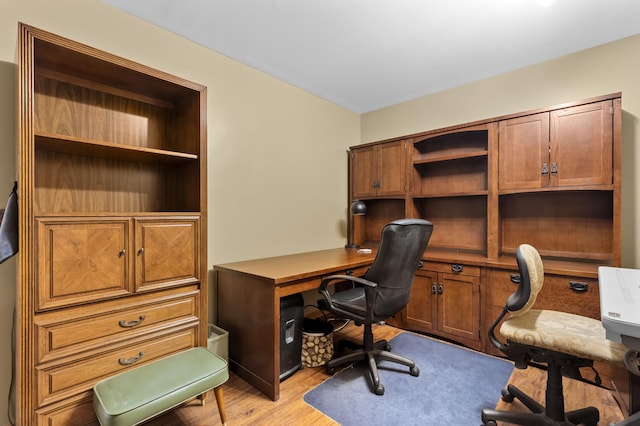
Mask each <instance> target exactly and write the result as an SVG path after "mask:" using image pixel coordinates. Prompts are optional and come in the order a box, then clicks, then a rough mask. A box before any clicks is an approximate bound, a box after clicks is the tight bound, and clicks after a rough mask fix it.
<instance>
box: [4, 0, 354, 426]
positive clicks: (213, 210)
mask: <svg viewBox="0 0 640 426" xmlns="http://www.w3.org/2000/svg"><path fill="white" fill-rule="evenodd" d="M19 21H21V22H24V23H26V24H29V25H33V26H36V27H38V28H41V29H44V30H47V31H51V32H53V33H56V34H59V35H62V36H65V37H68V38H71V39H74V40H77V41H80V42H82V43H85V44H88V45H91V46H94V47H97V48H100V49H103V50H106V51H108V52H111V53H115V54H117V55H120V56H123V57H126V58H128V59H132V60H134V61H137V62H140V63H143V64H145V65H149V66H152V67H155V68H158V69H161V70H163V71H167V72H169V73H172V74H175V75H178V76H180V77H183V78H186V79H188V80H192V81H195V82H197V83H200V84H203V85H205V86H207V88H208V117H207V124H208V169H209V223H208V226H209V254H208V257H209V259H208V264H209V265H213V264H215V263H222V262H228V261H233V260H241V259H248V258H255V257H264V256H270V255H278V254H286V253H293V252H299V251H309V250H316V249H323V248H331V247H339V246H340V245H342V244H344V243H345V241H346V225H345V220H346V204H347V154H346V150H347V148H348V147H349V146H351V145H355V144H357V143H359V140H360V127H359V126H360V117H359V115H358V114H355V113H353V112H350V111H347V110H345V109H343V108H341V107H338V106H336V105H335V104H332V103H330V102H327V101H325V100H323V99H320V98H318V97H316V96H313V95H310V94H309V93H306V92H304V91H302V90H299V89H297V88H295V87H293V86H291V85H288V84H285V83H283V82H281V81H278V80H276V79H274V78H271V77H269V76H267V75H265V74H263V73H260V72H258V71H256V70H254V69H251V68H249V67H247V66H244V65H242V64H240V63H238V62H235V61H232V60H230V59H229V58H227V57H225V56H222V55H219V54H216V53H214V52H212V51H210V50H207V49H204V48H203V47H201V46H199V45H197V44H194V43H191V42H189V41H187V40H185V39H183V38H180V37H177V36H175V35H174V34H172V33H169V32H167V31H164V30H161V29H159V28H157V27H154V26H152V25H150V24H147V23H145V22H143V21H140V20H138V19H137V18H135V17H132V16H129V15H127V14H125V13H123V12H120V11H118V10H117V9H114V8H112V7H111V6H108V5H106V4H104V3H102V2H100V1H99V0H75V1H74V0H56V1H50V0H38V1H36V0H20V1H15V0H13V1H9V0H0V93H1V94H2V96H0V204H1V205H3V206H4V203H5V202H6V197H7V196H8V195H9V192H10V190H11V184H12V182H13V179H14V178H15V176H16V173H15V148H14V146H15V138H16V136H15V135H16V133H15V98H14V95H13V94H14V93H15V80H14V75H15V69H16V67H15V58H16V46H17V44H16V43H17V32H18V28H17V25H18V22H19ZM15 265H16V262H15V258H13V259H11V260H10V261H8V262H5V263H3V264H2V265H0V286H1V288H2V297H0V341H2V342H4V344H0V426H6V425H8V424H9V421H8V419H7V417H6V413H7V395H8V390H9V383H10V374H11V367H10V365H11V361H10V360H11V357H10V347H9V344H8V343H9V342H10V334H11V329H10V327H11V319H12V310H13V305H14V299H15ZM212 306H213V300H212Z"/></svg>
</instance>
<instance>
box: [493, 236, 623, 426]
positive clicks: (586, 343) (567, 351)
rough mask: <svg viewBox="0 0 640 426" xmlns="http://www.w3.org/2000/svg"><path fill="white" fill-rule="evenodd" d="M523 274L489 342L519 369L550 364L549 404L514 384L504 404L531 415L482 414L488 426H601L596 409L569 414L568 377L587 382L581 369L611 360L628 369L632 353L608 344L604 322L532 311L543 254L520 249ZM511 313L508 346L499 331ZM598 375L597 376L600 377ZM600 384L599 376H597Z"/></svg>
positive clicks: (507, 326)
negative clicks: (516, 402) (626, 363)
mask: <svg viewBox="0 0 640 426" xmlns="http://www.w3.org/2000/svg"><path fill="white" fill-rule="evenodd" d="M516 261H517V263H518V269H519V272H520V275H519V276H518V275H515V274H514V275H513V276H512V281H513V282H514V284H518V287H517V289H516V290H515V292H514V293H513V294H511V295H510V296H509V298H508V299H507V303H506V304H505V306H504V308H503V310H502V313H501V314H500V315H498V318H496V320H495V321H494V322H493V324H492V325H491V327H490V328H489V340H490V341H491V343H493V344H494V345H495V346H496V347H497V348H499V349H500V350H501V351H502V352H503V353H504V354H505V355H507V357H508V358H510V359H511V360H513V361H514V363H515V366H516V368H520V369H525V368H527V366H528V365H529V363H530V362H531V361H533V362H534V363H544V364H546V365H547V389H546V393H545V405H544V406H543V405H542V404H540V403H538V402H537V401H535V400H534V399H533V398H531V397H530V396H528V395H526V394H524V393H523V392H522V391H521V390H520V389H518V388H517V387H515V386H513V385H507V387H506V388H505V389H503V390H502V399H503V401H505V402H512V401H513V400H514V398H517V399H518V400H520V401H521V402H522V403H523V404H524V405H525V406H526V407H527V408H528V409H529V410H530V411H531V412H529V413H527V412H525V413H522V412H514V411H496V410H492V409H483V410H482V422H483V424H485V425H496V424H497V423H496V422H498V421H501V422H507V423H512V424H519V425H571V424H585V425H587V426H589V425H592V426H596V425H597V424H598V420H599V417H600V413H599V412H598V409H597V408H595V407H587V408H581V409H578V410H574V411H570V412H565V410H564V395H563V389H562V376H566V377H570V378H574V379H578V380H583V381H584V380H585V379H583V378H582V376H581V374H580V370H579V369H580V368H581V367H591V368H593V361H606V362H610V363H614V364H617V365H621V366H622V365H624V355H625V353H626V351H627V349H626V348H625V347H624V346H623V345H622V344H620V343H615V342H612V341H610V340H607V339H606V337H605V330H604V327H602V323H601V322H600V321H599V320H596V319H593V318H587V317H583V316H580V315H574V314H570V313H567V312H558V311H552V310H537V309H531V307H532V306H533V304H534V303H535V301H536V297H537V296H538V293H539V292H540V290H541V289H542V286H543V283H544V268H543V265H542V259H541V258H540V255H539V253H538V251H537V250H536V249H535V248H534V247H532V246H530V245H528V244H523V245H520V246H519V247H518V249H517V250H516ZM508 313H509V314H510V317H509V318H507V319H506V320H505V321H504V323H503V324H502V326H501V327H500V333H501V334H502V336H503V338H504V339H506V343H502V342H501V341H500V340H498V338H497V337H496V335H495V329H496V327H497V326H498V324H499V323H500V321H502V319H503V318H504V317H505V316H506V315H507V314H508ZM596 374H597V373H596ZM596 381H599V377H598V376H596Z"/></svg>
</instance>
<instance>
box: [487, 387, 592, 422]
mask: <svg viewBox="0 0 640 426" xmlns="http://www.w3.org/2000/svg"><path fill="white" fill-rule="evenodd" d="M514 398H517V399H518V400H519V401H520V402H522V403H523V404H524V405H525V406H526V407H527V408H528V409H529V410H530V411H531V412H530V413H521V412H517V411H497V410H490V409H487V408H484V409H483V410H482V424H484V425H496V424H497V423H496V422H498V421H501V422H507V423H512V424H517V425H526V426H537V425H579V424H584V425H586V426H598V420H600V413H599V412H598V409H597V408H595V407H586V408H580V409H578V410H573V411H569V412H567V413H562V414H561V415H557V414H555V415H554V414H550V413H548V410H545V407H544V406H543V405H542V404H540V403H538V402H537V401H535V400H534V399H532V398H531V397H530V396H529V395H527V394H525V393H524V392H522V391H521V390H520V389H518V388H517V387H515V386H513V385H507V387H506V388H505V389H503V391H502V399H503V400H504V401H506V402H512V401H513V399H514ZM554 417H555V418H554Z"/></svg>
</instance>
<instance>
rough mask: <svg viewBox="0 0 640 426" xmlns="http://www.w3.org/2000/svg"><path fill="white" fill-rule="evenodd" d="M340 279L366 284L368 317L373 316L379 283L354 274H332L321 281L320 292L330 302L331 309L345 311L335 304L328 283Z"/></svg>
mask: <svg viewBox="0 0 640 426" xmlns="http://www.w3.org/2000/svg"><path fill="white" fill-rule="evenodd" d="M338 280H340V281H350V282H352V283H357V284H362V285H363V286H364V291H365V297H366V303H367V317H373V303H374V302H375V300H376V294H377V291H378V290H377V287H378V284H377V283H375V282H373V281H369V280H367V279H365V278H360V277H354V276H353V275H330V276H328V277H326V278H323V280H322V282H321V283H320V287H318V293H320V294H321V295H322V296H323V297H324V299H325V300H326V302H327V303H328V304H329V309H330V310H332V311H335V312H343V311H342V309H339V308H337V307H336V306H334V305H333V302H332V301H331V294H330V293H329V290H327V287H328V285H329V284H330V283H331V282H332V281H338Z"/></svg>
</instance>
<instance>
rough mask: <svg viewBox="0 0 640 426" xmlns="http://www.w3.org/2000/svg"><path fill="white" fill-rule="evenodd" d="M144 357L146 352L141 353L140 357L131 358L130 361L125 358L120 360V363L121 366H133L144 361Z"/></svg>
mask: <svg viewBox="0 0 640 426" xmlns="http://www.w3.org/2000/svg"><path fill="white" fill-rule="evenodd" d="M143 356H144V352H142V351H140V353H138V355H136V356H134V357H131V358H129V359H125V358H120V359H119V360H118V363H119V364H120V365H131V364H135V363H136V362H138V361H140V360H141V359H142V357H143Z"/></svg>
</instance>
